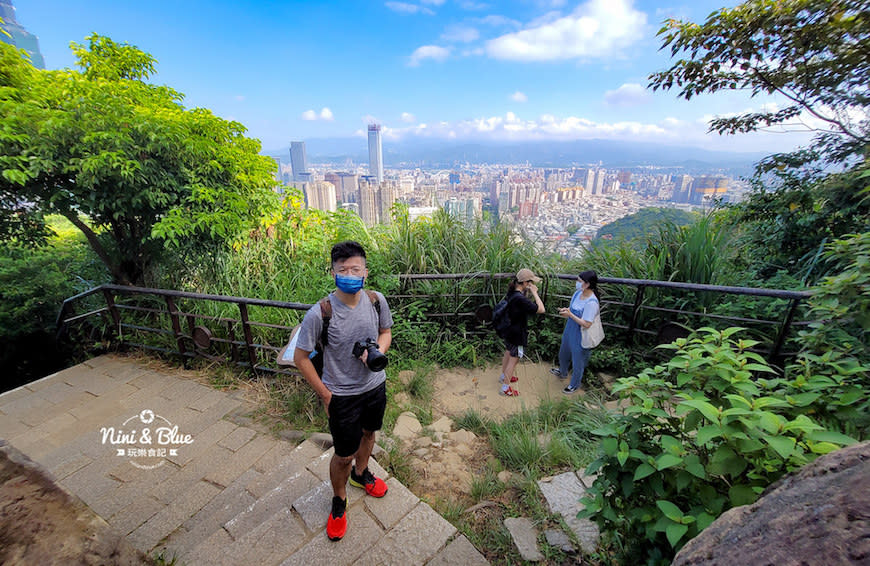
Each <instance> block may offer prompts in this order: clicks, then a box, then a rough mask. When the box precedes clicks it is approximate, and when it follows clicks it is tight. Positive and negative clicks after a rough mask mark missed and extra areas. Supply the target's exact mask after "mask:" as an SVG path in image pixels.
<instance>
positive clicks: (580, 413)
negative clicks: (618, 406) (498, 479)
mask: <svg viewBox="0 0 870 566" xmlns="http://www.w3.org/2000/svg"><path fill="white" fill-rule="evenodd" d="M611 420H612V415H611V414H610V412H609V411H607V410H606V409H605V408H604V407H603V406H602V405H601V404H600V403H594V402H593V403H589V404H581V403H576V402H572V401H571V400H569V399H559V400H557V401H555V402H554V401H541V403H540V404H539V406H538V407H537V408H535V409H526V410H523V411H522V412H520V413H518V414H516V415H513V416H511V417H509V418H507V419H505V420H504V421H502V422H500V423H494V422H488V423H487V425H486V430H487V433H488V436H489V441H490V445H491V446H492V448H493V450H494V451H495V453H496V455H497V456H498V458H499V460H500V461H501V462H502V463H503V464H504V465H505V466H506V467H507V468H509V469H512V470H514V471H518V472H523V473H526V474H528V475H530V477H533V478H537V477H540V476H543V475H548V474H552V473H555V472H557V471H559V470H561V469H563V468H564V467H566V466H569V467H571V468H572V469H578V468H582V467H584V466H586V465H587V464H588V463H589V462H590V461H591V460H592V459H593V457H594V455H595V450H596V445H597V443H598V439H597V438H596V437H595V436H594V435H593V434H592V431H594V430H596V429H598V428H599V427H601V426H603V425H604V424H606V423H610V422H611ZM472 424H473V423H472ZM457 426H458V425H457Z"/></svg>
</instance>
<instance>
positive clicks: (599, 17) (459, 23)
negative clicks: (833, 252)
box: [15, 0, 813, 153]
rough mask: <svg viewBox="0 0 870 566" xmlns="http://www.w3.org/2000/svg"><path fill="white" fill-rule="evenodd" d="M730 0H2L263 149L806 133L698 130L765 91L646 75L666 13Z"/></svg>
mask: <svg viewBox="0 0 870 566" xmlns="http://www.w3.org/2000/svg"><path fill="white" fill-rule="evenodd" d="M736 4H737V2H735V1H733V0H731V1H725V2H722V1H714V0H700V1H697V2H688V1H687V0H678V1H675V2H668V3H665V2H655V1H651V0H589V1H585V2H576V1H575V2H567V1H561V0H550V1H545V0H524V1H513V2H499V3H494V2H481V1H475V0H415V1H413V2H411V1H409V2H402V1H386V2H346V1H345V2H342V1H337V2H331V3H310V2H296V1H293V2H281V3H275V2H247V3H244V4H240V3H238V2H228V1H225V0H215V1H211V2H204V1H201V0H191V1H189V2H185V3H174V2H168V1H164V0H155V1H154V2H150V3H147V4H138V3H125V2H110V1H108V0H85V1H83V2H78V3H69V2H61V1H60V0H18V1H16V2H15V6H16V9H17V10H16V13H17V19H18V22H19V23H20V24H21V25H23V26H24V27H26V28H27V29H28V30H29V31H30V32H31V33H33V34H34V35H35V36H37V37H38V38H39V42H40V48H41V51H42V53H43V56H44V58H45V64H46V67H47V68H49V69H57V68H66V67H72V66H73V65H74V58H73V56H72V54H71V52H70V50H69V43H70V42H78V43H83V42H84V41H85V37H86V36H87V35H88V34H90V33H92V32H96V33H99V34H102V35H107V36H109V37H111V38H112V39H113V40H115V41H117V42H127V43H131V44H134V45H136V46H137V47H139V48H140V49H142V50H144V51H146V52H149V53H151V54H152V55H154V56H155V58H156V59H157V60H158V65H157V69H158V74H157V75H156V76H155V77H153V78H152V82H154V83H157V84H168V85H170V86H172V87H173V88H175V89H177V90H179V91H180V92H182V93H184V94H185V96H186V98H185V101H184V103H185V105H186V106H188V107H206V108H209V109H211V110H213V111H214V112H215V113H216V114H218V115H220V116H222V117H224V118H228V119H234V120H237V121H239V122H241V123H242V124H244V125H245V126H246V127H247V128H248V130H249V131H248V135H250V136H251V137H255V138H258V139H260V140H261V142H262V144H263V149H264V151H266V152H274V151H283V150H286V149H287V148H288V145H289V143H288V140H291V139H292V140H311V139H324V138H326V139H328V138H347V137H356V138H358V139H360V140H361V145H362V147H365V139H366V135H367V125H368V124H370V123H379V124H381V125H382V130H381V135H382V138H383V141H384V143H385V144H386V143H396V142H400V141H401V142H405V143H421V144H422V143H427V142H434V141H441V142H451V143H509V142H523V141H570V140H593V139H602V140H613V141H636V142H647V143H656V144H661V145H674V146H692V147H699V148H705V149H709V150H729V151H745V152H765V153H772V152H780V151H788V150H790V149H794V148H795V147H797V146H798V145H801V144H806V143H808V140H809V135H808V134H797V133H794V132H790V133H785V132H781V131H779V132H778V133H774V132H760V133H755V134H747V135H741V136H734V137H721V136H718V135H710V134H706V130H707V121H708V120H709V119H710V118H711V117H712V116H714V115H729V114H736V113H742V112H746V111H749V110H760V109H761V108H762V107H765V108H775V107H777V105H778V102H779V101H777V99H776V98H768V97H765V98H755V99H750V98H749V97H748V96H747V95H746V94H744V93H736V92H735V93H726V94H721V95H716V96H700V97H697V98H696V99H693V100H692V101H688V102H687V101H684V100H680V99H677V97H676V94H675V93H674V92H656V93H652V92H650V91H648V90H647V89H646V88H645V87H646V82H647V77H648V75H649V74H650V73H652V72H655V71H658V70H661V69H664V68H667V67H668V66H669V65H670V64H671V63H672V60H671V58H670V56H669V52H668V51H667V50H665V51H660V50H659V48H660V46H661V41H660V40H659V39H658V38H657V37H656V31H657V30H658V29H659V27H660V25H661V22H662V21H663V20H664V19H665V18H668V17H676V18H683V19H688V20H691V21H695V22H700V21H703V20H704V18H706V16H707V15H708V14H709V13H710V12H711V11H713V10H715V9H717V8H721V7H724V6H734V5H736ZM802 120H803V121H804V122H805V123H806V124H808V125H813V122H812V120H809V119H807V118H806V117H802ZM309 151H310V149H309Z"/></svg>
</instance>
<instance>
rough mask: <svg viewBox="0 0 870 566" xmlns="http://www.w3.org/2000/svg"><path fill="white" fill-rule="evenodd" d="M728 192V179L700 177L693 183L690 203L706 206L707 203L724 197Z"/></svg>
mask: <svg viewBox="0 0 870 566" xmlns="http://www.w3.org/2000/svg"><path fill="white" fill-rule="evenodd" d="M727 192H728V179H727V178H725V177H699V178H697V179H695V180H694V181H693V182H692V192H691V194H690V195H689V202H690V203H692V204H705V201H709V200H712V199H715V198H720V197H723V196H725V193H727Z"/></svg>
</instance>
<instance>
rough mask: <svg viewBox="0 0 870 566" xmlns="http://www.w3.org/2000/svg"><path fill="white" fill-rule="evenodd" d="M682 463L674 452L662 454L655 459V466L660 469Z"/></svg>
mask: <svg viewBox="0 0 870 566" xmlns="http://www.w3.org/2000/svg"><path fill="white" fill-rule="evenodd" d="M682 463H683V459H682V458H681V457H679V456H676V455H674V454H662V455H661V456H659V457H658V459H657V460H656V468H657V469H658V470H659V471H661V470H666V469H668V468H673V467H674V466H679V465H680V464H682Z"/></svg>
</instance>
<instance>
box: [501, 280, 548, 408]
mask: <svg viewBox="0 0 870 566" xmlns="http://www.w3.org/2000/svg"><path fill="white" fill-rule="evenodd" d="M540 281H541V278H540V277H538V276H537V275H535V274H534V273H533V272H532V270H530V269H525V268H523V269H520V270H519V271H518V272H517V275H516V277H514V279H513V281H511V283H510V285H508V290H507V294H506V295H505V298H506V299H507V301H508V306H507V312H508V317H509V318H510V321H511V324H510V326H509V327H508V329H507V330H505V331H504V333H503V334H502V336H501V337H502V338H503V339H504V346H505V351H504V356H503V357H502V362H501V376H500V377H499V378H498V380H499V382H500V383H501V394H502V395H507V396H508V397H516V396H517V395H519V392H518V391H517V390H516V389H514V388H513V387H511V385H510V384H511V383H514V382H516V381H517V378H516V376H514V369H515V368H516V367H517V363H519V361H520V358H522V357H523V355H524V352H523V349H524V348H525V347H526V346H528V342H529V330H528V317H529V315H530V314H541V313H543V312H544V310H545V309H544V303H543V301H541V297H540V296H538V286H537V285H536V283H539V282H540ZM527 294H531V296H532V297H533V298H534V299H535V302H534V303H533V302H532V301H531V300H529V299H528V298H527V297H526V295H527Z"/></svg>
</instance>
